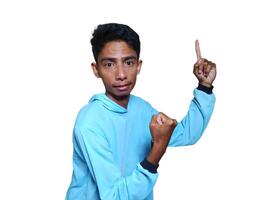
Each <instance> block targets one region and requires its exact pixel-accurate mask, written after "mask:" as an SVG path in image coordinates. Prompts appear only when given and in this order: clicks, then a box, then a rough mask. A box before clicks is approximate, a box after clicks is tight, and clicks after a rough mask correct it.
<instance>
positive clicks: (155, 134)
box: [147, 113, 177, 164]
mask: <svg viewBox="0 0 267 200" xmlns="http://www.w3.org/2000/svg"><path fill="white" fill-rule="evenodd" d="M176 125H177V122H176V120H175V119H171V118H169V117H168V116H167V115H165V114H163V113H159V114H158V115H153V116H152V119H151V121H150V125H149V127H150V132H151V135H152V138H153V147H152V149H151V151H150V154H149V155H148V157H147V160H148V161H149V162H151V163H154V164H157V163H158V162H159V160H160V159H161V157H162V156H163V155H164V153H165V151H166V148H167V146H168V144H169V141H170V138H171V135H172V132H173V130H174V128H175V127H176Z"/></svg>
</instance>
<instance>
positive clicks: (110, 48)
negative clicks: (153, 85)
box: [92, 40, 142, 101]
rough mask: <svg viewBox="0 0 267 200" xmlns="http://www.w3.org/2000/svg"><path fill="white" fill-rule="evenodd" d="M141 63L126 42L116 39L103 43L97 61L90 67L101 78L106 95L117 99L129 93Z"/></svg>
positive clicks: (125, 96)
mask: <svg viewBox="0 0 267 200" xmlns="http://www.w3.org/2000/svg"><path fill="white" fill-rule="evenodd" d="M141 65H142V61H141V60H138V58H137V54H136V52H135V51H134V50H133V49H132V48H131V47H130V46H129V45H128V44H127V43H126V42H124V41H120V40H118V41H111V42H108V43H106V44H105V46H104V47H103V49H102V50H101V52H100V53H99V55H98V59H97V63H92V69H93V71H94V74H95V75H96V77H100V78H101V79H102V81H103V83H104V86H105V88H106V94H107V96H109V97H110V98H112V99H113V100H115V101H119V100H121V99H124V98H127V97H128V96H129V95H130V93H131V91H132V89H133V88H134V86H135V82H136V76H137V74H138V73H139V72H140V69H141Z"/></svg>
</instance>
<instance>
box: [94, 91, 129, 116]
mask: <svg viewBox="0 0 267 200" xmlns="http://www.w3.org/2000/svg"><path fill="white" fill-rule="evenodd" d="M131 96H132V95H130V97H129V102H128V107H129V103H130V100H131ZM94 101H99V102H100V104H102V105H103V106H104V107H105V108H106V109H108V110H110V111H112V112H116V113H126V112H127V109H126V108H124V107H122V106H120V105H119V104H117V103H116V102H114V101H113V100H111V99H110V98H109V97H107V96H106V95H105V94H104V93H101V94H96V95H94V96H92V98H91V99H90V100H89V103H90V102H94Z"/></svg>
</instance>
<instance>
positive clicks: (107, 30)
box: [91, 23, 140, 62]
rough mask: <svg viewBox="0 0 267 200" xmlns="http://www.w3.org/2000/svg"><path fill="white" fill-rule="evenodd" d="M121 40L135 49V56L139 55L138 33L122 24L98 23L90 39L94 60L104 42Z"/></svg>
mask: <svg viewBox="0 0 267 200" xmlns="http://www.w3.org/2000/svg"><path fill="white" fill-rule="evenodd" d="M115 40H122V41H124V42H126V43H127V44H128V45H129V46H130V47H132V48H133V50H135V52H136V54H137V58H138V59H139V55H140V40H139V36H138V34H137V33H136V32H135V31H134V30H133V29H131V28H130V27H129V26H127V25H124V24H117V23H109V24H100V25H98V26H97V28H96V29H95V30H94V32H93V37H92V39H91V45H92V51H93V54H94V58H95V61H96V62H97V59H98V55H99V53H100V52H101V50H102V49H103V47H104V46H105V44H106V43H108V42H111V41H115Z"/></svg>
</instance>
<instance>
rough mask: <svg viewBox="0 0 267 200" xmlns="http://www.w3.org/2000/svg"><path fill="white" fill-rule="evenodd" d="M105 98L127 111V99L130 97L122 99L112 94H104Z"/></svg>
mask: <svg viewBox="0 0 267 200" xmlns="http://www.w3.org/2000/svg"><path fill="white" fill-rule="evenodd" d="M106 95H107V97H109V98H110V99H111V100H113V101H114V102H115V103H117V104H119V105H120V106H122V107H124V108H126V109H127V106H128V102H129V98H130V95H126V96H122V97H118V96H114V95H112V94H109V93H107V92H106Z"/></svg>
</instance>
